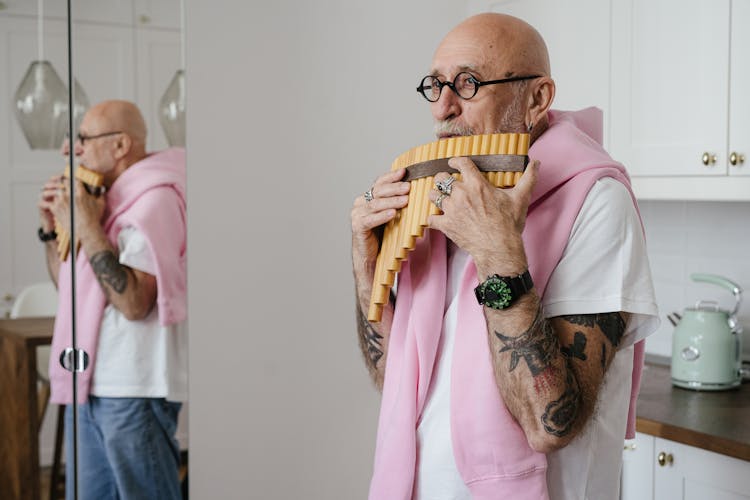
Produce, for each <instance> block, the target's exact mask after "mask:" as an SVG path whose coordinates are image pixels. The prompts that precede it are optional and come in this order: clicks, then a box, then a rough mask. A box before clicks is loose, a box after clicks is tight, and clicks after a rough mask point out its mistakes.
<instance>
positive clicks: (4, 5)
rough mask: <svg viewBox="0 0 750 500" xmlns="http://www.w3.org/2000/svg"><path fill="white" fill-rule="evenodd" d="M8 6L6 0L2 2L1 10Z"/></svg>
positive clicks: (0, 4)
mask: <svg viewBox="0 0 750 500" xmlns="http://www.w3.org/2000/svg"><path fill="white" fill-rule="evenodd" d="M7 8H8V5H7V4H6V3H5V2H0V10H5V9H7Z"/></svg>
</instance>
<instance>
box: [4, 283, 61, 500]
mask: <svg viewBox="0 0 750 500" xmlns="http://www.w3.org/2000/svg"><path fill="white" fill-rule="evenodd" d="M56 313H57V289H56V288H55V285H54V284H53V283H52V282H46V283H35V284H33V285H29V286H27V287H26V288H24V289H23V290H21V293H19V294H18V298H16V300H15V302H14V303H13V307H12V308H11V310H10V317H11V318H33V317H45V316H54V315H55V314H56ZM49 357H50V347H49V346H40V347H38V348H37V358H36V360H37V368H36V370H37V379H38V381H39V393H38V395H37V397H38V401H37V403H38V404H37V407H38V422H39V427H40V429H41V425H42V422H43V421H44V414H45V413H46V411H47V405H48V404H49V396H50V385H49ZM64 408H65V407H64V406H62V405H60V406H59V407H58V411H57V423H56V429H55V450H54V457H53V464H52V478H51V481H50V497H49V498H57V496H58V494H57V492H58V490H59V484H60V483H61V482H62V479H61V477H60V467H61V465H60V455H61V449H62V437H63V435H62V433H63V415H64V413H63V410H64ZM40 429H37V432H38V431H39V430H40Z"/></svg>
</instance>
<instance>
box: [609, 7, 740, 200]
mask: <svg viewBox="0 0 750 500" xmlns="http://www.w3.org/2000/svg"><path fill="white" fill-rule="evenodd" d="M749 23H750V2H749V1H748V0H688V1H686V0H613V1H612V43H611V72H612V76H611V98H610V103H611V105H610V110H611V116H610V120H611V122H610V123H611V128H610V146H611V147H610V150H611V153H612V155H613V156H614V157H615V158H616V159H618V160H620V161H622V162H623V163H624V164H625V165H626V166H627V167H628V169H629V171H630V172H631V175H632V176H633V181H634V187H635V191H636V195H638V196H639V197H641V198H657V199H717V200H721V199H725V200H748V199H750V161H749V160H750V158H748V155H749V154H750V117H748V115H749V114H750V96H749V95H748V92H747V90H746V89H747V88H748V86H750V69H749V68H750V35H748V34H747V30H746V29H744V28H745V27H746V26H748V24H749Z"/></svg>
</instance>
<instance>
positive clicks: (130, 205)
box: [39, 101, 187, 500]
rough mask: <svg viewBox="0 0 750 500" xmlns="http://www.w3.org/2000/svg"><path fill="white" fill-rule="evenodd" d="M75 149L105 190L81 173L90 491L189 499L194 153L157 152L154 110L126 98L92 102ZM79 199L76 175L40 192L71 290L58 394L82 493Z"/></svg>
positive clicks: (60, 335) (62, 329)
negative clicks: (76, 357)
mask: <svg viewBox="0 0 750 500" xmlns="http://www.w3.org/2000/svg"><path fill="white" fill-rule="evenodd" d="M74 147H75V155H76V156H77V158H78V161H79V163H80V165H81V166H83V167H85V168H87V169H88V170H91V171H93V172H95V173H97V174H99V175H101V177H102V179H103V185H104V188H105V192H104V194H101V195H100V194H98V193H96V192H94V191H91V190H87V188H86V186H84V184H83V183H82V182H81V181H76V186H75V189H74V192H75V195H74V197H73V199H74V202H75V208H76V217H75V236H76V239H77V240H79V241H80V250H79V252H78V255H77V260H76V263H75V266H76V273H75V276H76V283H75V293H76V302H77V311H78V314H77V339H78V347H79V348H81V349H83V350H84V351H86V352H87V354H88V357H89V360H90V361H89V366H88V368H87V369H86V370H85V371H83V372H82V373H81V374H80V375H79V377H78V391H77V392H78V445H79V446H78V450H79V460H78V477H79V484H80V486H79V492H80V496H79V497H78V498H81V499H96V500H101V499H139V500H143V499H154V500H157V499H159V500H163V499H178V498H181V494H180V487H179V480H178V466H179V448H178V444H177V442H176V440H175V438H174V435H175V430H176V427H177V415H178V412H179V410H180V406H181V403H180V402H181V401H184V400H186V399H187V337H186V328H185V326H186V325H185V320H186V304H185V298H186V295H185V292H186V289H185V283H186V266H185V263H186V260H185V259H186V255H185V250H186V226H185V208H186V207H185V155H184V151H183V150H181V149H169V150H166V151H163V152H160V153H156V154H147V153H146V125H145V123H144V121H143V117H142V116H141V113H140V111H139V110H138V108H137V107H136V106H135V105H134V104H132V103H130V102H125V101H106V102H102V103H100V104H98V105H96V106H94V107H93V108H91V109H90V110H89V111H88V112H87V113H86V115H85V116H84V118H83V121H82V122H81V126H80V130H79V132H78V135H77V138H76V140H75V145H74ZM67 148H68V145H67V144H66V145H65V146H64V147H63V149H64V151H66V152H67ZM69 203H70V194H69V190H68V180H67V179H65V178H63V177H61V176H56V177H53V178H52V179H50V180H49V181H48V182H47V183H46V184H45V186H44V187H43V189H42V194H41V199H40V201H39V209H40V216H41V228H40V229H39V235H40V238H41V239H42V241H45V242H46V243H45V244H46V247H47V248H46V251H47V264H48V267H49V271H50V275H51V277H52V279H53V280H54V281H55V283H56V284H57V286H58V290H59V308H58V312H57V318H56V322H55V331H54V337H53V341H52V352H53V353H54V355H53V356H52V361H51V363H50V378H51V383H52V396H51V401H53V402H55V403H60V404H66V405H68V407H67V409H66V421H65V427H66V430H65V432H66V438H67V443H66V453H67V460H66V462H67V473H66V478H67V488H66V491H67V498H68V499H71V498H73V495H74V491H73V488H72V484H73V482H72V479H73V474H74V471H73V463H74V461H73V455H72V452H73V442H72V437H73V432H72V404H73V395H72V383H71V381H72V377H71V374H70V373H69V372H67V371H65V370H64V369H63V368H62V367H61V366H60V364H59V363H58V356H57V353H60V352H62V351H64V350H65V349H66V348H67V347H69V346H70V345H71V302H72V301H71V290H72V288H71V285H72V283H71V274H72V272H71V263H70V256H68V257H67V258H66V261H64V262H60V260H59V257H58V253H57V245H56V244H55V236H56V235H55V229H54V228H55V222H57V223H58V224H59V228H61V229H62V230H64V231H66V232H67V233H68V234H70V218H69Z"/></svg>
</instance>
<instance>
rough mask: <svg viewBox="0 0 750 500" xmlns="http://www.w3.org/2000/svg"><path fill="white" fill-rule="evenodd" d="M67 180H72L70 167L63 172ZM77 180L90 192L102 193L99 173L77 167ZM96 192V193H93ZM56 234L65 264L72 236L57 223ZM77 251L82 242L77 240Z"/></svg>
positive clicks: (59, 251)
mask: <svg viewBox="0 0 750 500" xmlns="http://www.w3.org/2000/svg"><path fill="white" fill-rule="evenodd" d="M63 176H64V177H65V178H70V167H69V166H68V167H65V171H64V172H63ZM75 176H76V179H78V180H79V181H81V182H83V183H84V185H86V186H87V189H88V190H89V192H96V193H100V192H101V191H103V189H104V187H103V185H104V177H103V176H102V174H100V173H98V172H94V171H93V170H89V169H87V168H85V167H83V166H82V165H78V167H76V173H75ZM91 190H94V191H91ZM55 232H56V233H57V255H58V256H59V257H60V261H61V262H63V261H65V259H67V258H68V253H69V252H70V234H69V233H68V232H67V231H66V230H64V229H63V228H62V226H61V225H60V223H59V222H57V221H55ZM76 240H77V241H76V249H78V247H79V246H80V244H81V242H80V240H78V238H76Z"/></svg>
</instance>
